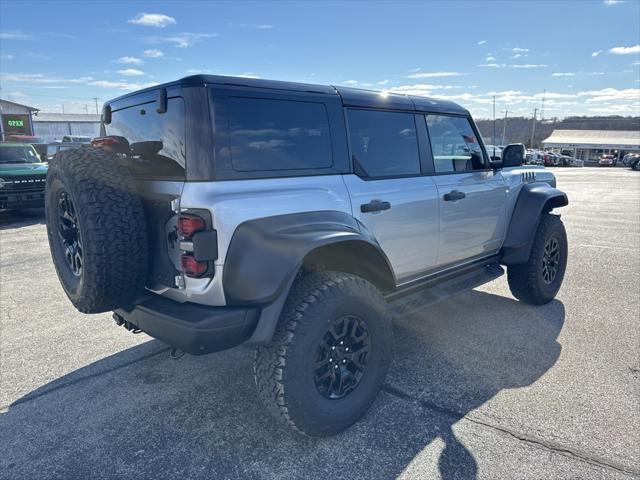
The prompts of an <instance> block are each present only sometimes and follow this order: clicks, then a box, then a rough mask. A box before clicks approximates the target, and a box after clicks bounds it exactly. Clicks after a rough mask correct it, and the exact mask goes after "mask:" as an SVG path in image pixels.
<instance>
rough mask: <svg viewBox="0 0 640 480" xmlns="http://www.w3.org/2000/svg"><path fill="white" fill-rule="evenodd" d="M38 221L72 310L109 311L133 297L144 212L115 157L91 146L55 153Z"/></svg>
mask: <svg viewBox="0 0 640 480" xmlns="http://www.w3.org/2000/svg"><path fill="white" fill-rule="evenodd" d="M45 215H46V221H47V235H48V237H49V247H50V250H51V256H52V258H53V263H54V265H55V267H56V272H57V273H58V278H59V279H60V283H61V284H62V287H63V289H64V291H65V293H66V294H67V297H69V300H71V303H73V305H74V306H75V307H76V308H77V309H78V310H79V311H81V312H84V313H101V312H106V311H110V310H114V309H116V308H119V307H121V306H123V305H126V304H127V303H129V302H130V301H132V300H133V299H134V298H136V297H137V296H138V294H139V293H140V292H141V291H142V289H143V288H144V284H145V279H146V272H147V263H148V262H147V250H148V246H147V232H146V226H145V217H144V210H143V207H142V201H141V199H140V197H139V196H138V195H137V194H136V189H135V184H134V181H133V179H132V177H131V173H130V172H129V171H128V169H127V168H126V167H125V166H124V165H122V163H121V162H120V160H119V159H118V157H117V156H116V155H114V154H111V153H108V152H105V151H103V150H98V149H94V148H79V149H74V150H69V151H64V152H61V153H59V154H58V155H56V156H55V157H54V159H52V161H51V162H50V163H49V171H48V174H47V185H46V192H45Z"/></svg>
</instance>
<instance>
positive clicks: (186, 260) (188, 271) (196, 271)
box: [180, 253, 207, 277]
mask: <svg viewBox="0 0 640 480" xmlns="http://www.w3.org/2000/svg"><path fill="white" fill-rule="evenodd" d="M180 265H181V267H182V271H183V272H184V274H185V275H187V276H188V277H199V276H200V275H202V274H203V273H204V272H206V271H207V262H198V261H197V260H196V259H195V258H194V257H193V255H190V254H188V253H183V254H182V255H181V256H180Z"/></svg>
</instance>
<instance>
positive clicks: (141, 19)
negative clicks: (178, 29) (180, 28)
mask: <svg viewBox="0 0 640 480" xmlns="http://www.w3.org/2000/svg"><path fill="white" fill-rule="evenodd" d="M129 23H133V24H135V25H142V26H144V27H158V28H164V27H166V26H167V25H174V24H175V23H176V19H175V18H173V17H170V16H169V15H165V14H164V13H139V14H138V15H136V16H135V17H133V18H132V19H131V20H129Z"/></svg>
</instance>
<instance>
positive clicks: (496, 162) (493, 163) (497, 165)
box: [489, 157, 503, 170]
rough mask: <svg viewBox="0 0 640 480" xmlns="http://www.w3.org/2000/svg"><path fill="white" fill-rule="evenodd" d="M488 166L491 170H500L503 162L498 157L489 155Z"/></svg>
mask: <svg viewBox="0 0 640 480" xmlns="http://www.w3.org/2000/svg"><path fill="white" fill-rule="evenodd" d="M489 166H490V167H491V168H492V169H493V170H500V169H501V168H502V167H503V162H502V160H500V158H498V157H491V160H489Z"/></svg>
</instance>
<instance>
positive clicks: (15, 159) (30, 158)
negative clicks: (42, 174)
mask: <svg viewBox="0 0 640 480" xmlns="http://www.w3.org/2000/svg"><path fill="white" fill-rule="evenodd" d="M38 162H39V159H38V155H37V154H36V151H35V150H34V149H33V148H32V147H21V146H3V147H0V163H38Z"/></svg>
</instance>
